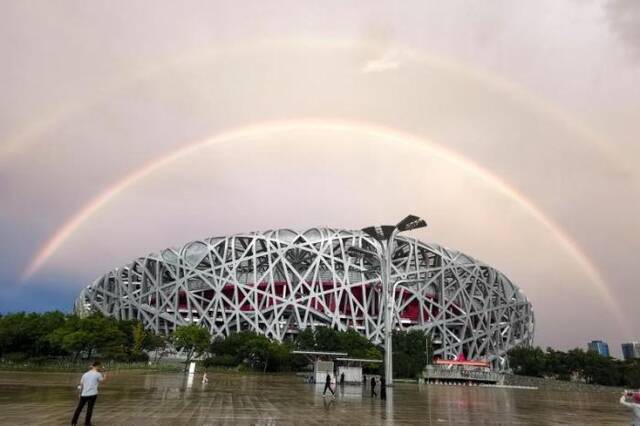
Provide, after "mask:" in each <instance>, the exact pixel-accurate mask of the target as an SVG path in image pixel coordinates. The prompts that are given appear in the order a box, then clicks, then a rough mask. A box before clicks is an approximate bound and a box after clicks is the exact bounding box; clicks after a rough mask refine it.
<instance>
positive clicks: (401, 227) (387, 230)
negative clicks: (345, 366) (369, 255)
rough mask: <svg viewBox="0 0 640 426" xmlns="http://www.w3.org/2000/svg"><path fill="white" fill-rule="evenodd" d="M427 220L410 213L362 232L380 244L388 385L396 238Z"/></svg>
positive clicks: (390, 380)
mask: <svg viewBox="0 0 640 426" xmlns="http://www.w3.org/2000/svg"><path fill="white" fill-rule="evenodd" d="M426 226H427V222H426V221H425V220H424V219H421V218H419V217H418V216H414V215H409V216H407V217H405V218H404V219H402V220H401V221H400V222H399V223H398V224H397V225H395V226H393V225H382V226H369V227H367V228H363V229H362V232H364V233H365V234H367V235H368V236H370V237H372V238H373V239H375V240H376V241H377V242H378V244H379V245H380V248H379V252H380V253H381V258H380V280H381V281H382V291H383V306H384V372H385V382H386V383H385V384H386V386H393V344H392V333H393V308H394V305H395V295H394V289H395V286H394V285H391V283H390V280H391V264H392V262H393V251H394V248H395V238H396V235H398V233H399V232H404V231H411V230H413V229H419V228H424V227H426Z"/></svg>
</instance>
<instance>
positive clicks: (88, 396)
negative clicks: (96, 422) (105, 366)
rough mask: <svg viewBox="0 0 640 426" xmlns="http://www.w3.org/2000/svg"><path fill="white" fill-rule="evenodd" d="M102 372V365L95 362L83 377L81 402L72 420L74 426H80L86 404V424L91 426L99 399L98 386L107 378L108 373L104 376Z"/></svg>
mask: <svg viewBox="0 0 640 426" xmlns="http://www.w3.org/2000/svg"><path fill="white" fill-rule="evenodd" d="M101 370H102V363H101V362H100V361H95V362H94V363H93V364H91V369H90V370H89V371H87V372H86V373H84V374H83V375H82V378H81V379H80V385H79V386H78V389H79V390H80V401H78V406H77V407H76V411H75V412H74V413H73V418H72V419H71V424H72V425H76V424H78V417H80V413H81V412H82V409H83V408H84V405H85V404H87V413H86V414H85V418H84V424H85V425H87V426H89V425H91V415H92V414H93V406H94V405H95V403H96V399H97V398H98V385H99V384H100V382H102V381H103V380H105V379H106V378H107V373H106V372H105V373H104V375H103V374H102V372H101Z"/></svg>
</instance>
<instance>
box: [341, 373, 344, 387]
mask: <svg viewBox="0 0 640 426" xmlns="http://www.w3.org/2000/svg"><path fill="white" fill-rule="evenodd" d="M340 386H344V373H342V374H340Z"/></svg>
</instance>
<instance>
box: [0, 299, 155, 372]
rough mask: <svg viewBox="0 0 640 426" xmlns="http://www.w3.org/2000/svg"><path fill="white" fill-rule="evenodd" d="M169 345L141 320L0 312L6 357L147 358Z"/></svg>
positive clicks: (0, 343) (0, 346) (1, 352)
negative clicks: (0, 314)
mask: <svg viewBox="0 0 640 426" xmlns="http://www.w3.org/2000/svg"><path fill="white" fill-rule="evenodd" d="M166 345H167V340H166V338H165V337H163V336H161V335H158V334H155V333H153V332H150V331H149V330H145V329H144V327H143V326H142V324H141V323H140V322H139V321H132V320H117V319H115V318H111V317H106V316H104V315H100V314H92V315H89V316H86V317H80V316H77V315H73V314H64V313H62V312H59V311H53V312H45V313H41V314H40V313H24V312H19V313H12V314H6V315H3V316H0V357H1V358H2V359H3V360H5V361H14V362H22V361H30V362H36V363H37V362H41V361H42V362H44V361H46V360H51V359H68V360H70V361H78V360H80V359H81V358H91V357H92V356H94V355H99V356H100V357H101V358H103V359H109V360H114V361H121V362H137V361H147V360H148V359H149V353H152V352H154V351H157V350H160V349H162V348H164V347H166Z"/></svg>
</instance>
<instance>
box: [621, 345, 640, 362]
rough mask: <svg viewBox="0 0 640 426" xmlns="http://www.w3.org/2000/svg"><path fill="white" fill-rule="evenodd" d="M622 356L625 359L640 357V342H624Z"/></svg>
mask: <svg viewBox="0 0 640 426" xmlns="http://www.w3.org/2000/svg"><path fill="white" fill-rule="evenodd" d="M622 356H623V357H624V359H625V360H627V359H633V358H640V342H629V343H623V344H622Z"/></svg>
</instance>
